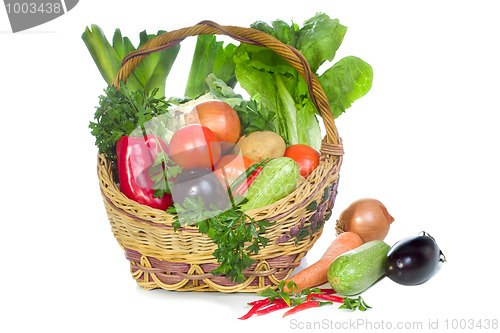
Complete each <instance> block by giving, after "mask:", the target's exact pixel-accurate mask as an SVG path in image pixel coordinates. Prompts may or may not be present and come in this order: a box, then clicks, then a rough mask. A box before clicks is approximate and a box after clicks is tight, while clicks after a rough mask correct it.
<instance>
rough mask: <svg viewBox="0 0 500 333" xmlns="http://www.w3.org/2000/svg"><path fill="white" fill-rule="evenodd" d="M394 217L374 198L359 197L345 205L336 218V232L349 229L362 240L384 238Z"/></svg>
mask: <svg viewBox="0 0 500 333" xmlns="http://www.w3.org/2000/svg"><path fill="white" fill-rule="evenodd" d="M393 221H394V218H393V217H392V216H391V215H390V214H389V212H388V211H387V208H385V206H384V205H383V204H382V203H381V202H380V201H378V200H376V199H370V198H365V199H359V200H356V201H354V202H353V203H351V204H350V205H349V207H347V208H346V209H345V210H344V211H343V212H342V213H341V214H340V217H339V219H338V220H337V233H339V234H340V233H342V232H345V231H350V232H354V233H356V234H358V236H359V237H361V239H362V240H363V242H365V243H366V242H369V241H372V240H384V238H385V236H387V233H388V232H389V227H390V225H391V223H392V222H393Z"/></svg>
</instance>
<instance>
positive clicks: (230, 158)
mask: <svg viewBox="0 0 500 333" xmlns="http://www.w3.org/2000/svg"><path fill="white" fill-rule="evenodd" d="M252 164H254V161H252V160H251V159H249V158H247V157H244V156H241V155H225V156H222V157H221V159H220V160H219V162H218V163H217V164H216V165H215V168H214V173H215V174H216V175H217V177H219V180H220V182H221V183H222V184H223V185H224V186H225V187H226V188H227V184H229V185H231V184H232V183H233V182H234V181H235V180H236V178H238V177H239V176H240V175H241V174H242V173H244V172H245V171H246V170H247V169H248V168H249V167H250V166H251V165H252ZM224 174H225V175H224ZM224 176H225V177H226V178H227V183H226V180H225V178H224Z"/></svg>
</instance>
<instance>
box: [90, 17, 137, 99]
mask: <svg viewBox="0 0 500 333" xmlns="http://www.w3.org/2000/svg"><path fill="white" fill-rule="evenodd" d="M82 39H83V41H84V43H85V45H86V46H87V49H88V50H89V53H90V55H91V56H92V59H94V62H95V64H96V66H97V68H98V69H99V72H100V73H101V75H102V77H103V78H104V80H105V81H106V83H107V84H108V85H110V84H111V83H112V82H113V79H114V78H115V76H116V74H117V73H118V71H119V70H120V68H121V62H122V58H121V57H120V56H119V55H118V53H117V51H116V50H115V49H114V48H113V47H112V46H111V44H110V43H109V41H108V40H107V39H106V36H105V35H104V33H103V31H102V29H101V28H100V27H99V26H97V25H95V24H92V25H91V29H89V28H88V27H86V28H85V31H84V32H83V34H82ZM127 87H129V88H130V89H131V90H133V91H135V90H139V89H140V90H142V89H143V88H144V87H143V86H142V85H141V84H140V82H139V81H137V79H136V78H135V77H134V76H131V77H130V78H129V79H127Z"/></svg>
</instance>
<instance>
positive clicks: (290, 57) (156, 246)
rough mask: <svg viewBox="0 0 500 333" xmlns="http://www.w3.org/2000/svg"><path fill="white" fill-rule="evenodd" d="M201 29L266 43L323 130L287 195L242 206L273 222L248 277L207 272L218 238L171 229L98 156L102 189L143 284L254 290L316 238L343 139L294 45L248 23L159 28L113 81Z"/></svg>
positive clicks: (167, 218) (277, 277) (273, 279)
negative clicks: (316, 151)
mask: <svg viewBox="0 0 500 333" xmlns="http://www.w3.org/2000/svg"><path fill="white" fill-rule="evenodd" d="M202 34H211V35H217V34H222V35H227V36H230V37H232V38H233V39H235V40H237V41H240V42H242V43H248V44H253V45H259V46H262V47H268V48H270V49H272V50H274V51H275V52H276V53H278V54H279V55H281V56H282V57H283V58H284V59H286V60H287V61H288V62H289V63H290V64H291V65H292V66H293V67H294V68H295V69H296V70H297V71H298V72H299V74H300V75H301V76H302V77H303V78H304V80H305V81H306V82H307V84H308V85H309V92H310V94H311V97H312V99H313V101H314V103H315V106H316V108H317V109H318V111H319V113H320V115H321V116H322V118H323V122H324V125H325V129H326V137H325V138H324V140H323V143H322V147H321V151H320V153H321V160H320V165H319V166H318V167H317V168H316V169H315V170H314V172H313V173H312V174H311V175H310V176H309V177H308V178H307V179H306V181H304V182H302V183H300V184H299V186H298V188H297V189H296V190H295V191H294V192H292V193H291V194H290V195H288V196H287V197H286V198H283V199H282V200H279V201H277V202H275V203H274V204H271V205H268V206H265V207H262V208H259V209H255V210H252V211H248V212H247V214H248V215H250V216H251V217H252V218H254V219H255V220H262V219H267V220H270V221H275V223H274V224H273V225H272V226H271V227H269V228H267V229H266V233H265V234H264V236H265V237H267V238H268V239H269V242H268V244H267V246H266V247H265V248H263V249H261V250H260V252H259V254H258V255H252V256H251V257H252V258H253V259H256V260H257V262H256V263H255V264H254V265H252V266H251V267H250V268H248V269H246V270H245V271H244V275H245V277H246V280H245V282H243V283H236V282H232V281H230V279H229V278H227V277H225V276H224V275H222V276H213V275H212V274H210V271H212V270H213V269H214V268H216V267H217V265H218V264H217V262H216V260H215V258H214V257H213V256H212V253H213V251H214V250H215V249H216V245H215V244H214V243H213V242H212V241H211V240H210V238H208V237H207V236H206V235H203V234H201V233H199V232H198V230H197V228H196V227H194V226H188V227H182V228H179V229H177V230H176V231H174V228H173V226H172V223H173V222H174V219H173V215H171V214H167V213H165V212H163V211H160V210H157V209H154V208H150V207H148V206H144V205H140V204H138V203H137V202H135V201H133V200H130V199H128V198H127V197H126V196H125V195H123V194H122V193H121V192H120V190H119V189H118V187H117V185H116V184H115V183H114V181H113V175H112V167H111V163H110V162H109V161H108V160H107V159H106V157H105V156H102V155H99V156H98V176H99V181H100V188H101V193H102V197H103V199H104V204H105V207H106V211H107V214H108V218H109V221H110V223H111V228H112V231H113V234H114V236H115V238H116V239H117V241H118V243H119V245H120V246H121V247H122V249H123V250H124V252H125V256H126V258H127V259H128V260H129V261H130V265H131V273H132V276H133V278H134V279H135V280H136V281H137V283H138V284H139V286H141V287H142V288H144V289H155V288H162V289H166V290H180V291H220V292H259V291H262V290H264V289H266V288H267V287H269V286H271V287H275V286H276V285H278V284H279V282H280V281H281V280H283V279H286V278H288V277H289V276H290V273H291V272H292V270H293V269H294V268H295V267H297V266H298V265H299V264H300V261H301V259H302V258H303V257H304V255H305V254H306V253H307V251H308V250H309V249H311V247H312V246H313V245H314V243H315V242H316V240H317V239H318V238H319V237H320V235H321V233H322V230H323V224H322V222H324V221H325V220H327V219H328V218H329V216H330V214H331V209H332V208H333V205H334V201H335V196H336V193H337V183H338V174H339V170H340V166H341V163H342V154H343V149H342V143H341V140H340V138H339V136H338V134H337V130H336V127H335V124H334V119H333V116H332V113H331V110H330V106H329V103H328V100H327V98H326V96H325V94H324V92H323V89H322V88H321V86H320V84H319V82H318V80H317V78H316V76H315V75H314V74H312V73H311V70H310V68H309V65H308V64H307V61H306V60H305V59H304V57H303V56H302V55H301V54H300V53H299V52H298V51H297V50H296V49H294V48H293V47H291V46H288V45H286V44H283V43H281V42H280V41H278V40H277V39H275V38H274V37H272V36H270V35H268V34H266V33H263V32H260V31H257V30H254V29H250V28H241V27H234V26H220V25H218V24H216V23H214V22H211V21H203V22H200V23H199V24H197V25H195V26H193V27H189V28H184V29H179V30H175V31H171V32H167V33H164V34H162V35H160V36H158V37H156V38H154V39H152V40H150V41H149V42H148V43H147V44H145V45H144V46H143V47H142V48H141V49H139V50H137V51H135V52H132V53H130V54H129V55H127V56H126V58H125V59H124V61H123V66H122V68H121V70H120V71H119V73H118V74H117V76H116V78H115V81H114V83H113V84H114V85H115V86H117V87H118V86H119V85H118V82H120V81H125V80H126V78H127V77H128V75H129V74H130V73H131V72H132V71H133V69H134V68H135V66H137V64H138V63H139V62H140V61H141V60H142V59H143V58H144V57H146V56H147V55H148V54H150V53H152V52H156V51H160V50H164V49H166V48H168V47H171V46H173V45H176V44H178V43H180V42H181V41H182V40H183V39H184V38H186V37H188V36H195V35H202ZM311 224H317V225H318V228H317V230H316V231H315V232H314V233H312V234H311V235H308V236H307V237H305V238H303V239H302V240H300V241H299V242H297V244H296V242H295V237H296V234H297V231H298V230H300V229H301V228H304V227H308V226H310V225H311ZM311 230H312V229H311Z"/></svg>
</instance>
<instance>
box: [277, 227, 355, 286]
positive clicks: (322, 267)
mask: <svg viewBox="0 0 500 333" xmlns="http://www.w3.org/2000/svg"><path fill="white" fill-rule="evenodd" d="M362 244H363V240H361V237H359V236H358V235H357V234H355V233H353V232H344V233H342V234H340V235H339V236H337V238H335V239H334V241H333V242H332V244H330V246H329V247H328V249H326V252H325V254H323V256H322V257H321V259H319V260H318V261H317V262H315V263H314V264H312V265H311V266H309V267H307V268H305V269H304V270H302V271H300V272H298V273H297V274H295V275H294V276H292V277H291V278H289V279H288V280H287V281H286V283H285V288H284V289H285V290H286V291H288V288H287V287H286V285H287V284H288V282H290V280H291V281H293V282H295V283H296V284H297V286H298V288H299V290H298V291H302V290H303V289H306V288H307V287H309V288H313V287H316V286H319V285H320V284H323V283H325V282H327V281H328V277H327V275H328V268H330V265H331V263H332V262H333V261H334V260H335V259H336V258H337V257H338V256H340V255H341V254H344V253H346V252H347V251H350V250H353V249H355V248H357V247H358V246H361V245H362Z"/></svg>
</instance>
